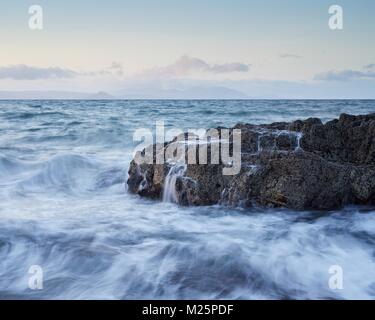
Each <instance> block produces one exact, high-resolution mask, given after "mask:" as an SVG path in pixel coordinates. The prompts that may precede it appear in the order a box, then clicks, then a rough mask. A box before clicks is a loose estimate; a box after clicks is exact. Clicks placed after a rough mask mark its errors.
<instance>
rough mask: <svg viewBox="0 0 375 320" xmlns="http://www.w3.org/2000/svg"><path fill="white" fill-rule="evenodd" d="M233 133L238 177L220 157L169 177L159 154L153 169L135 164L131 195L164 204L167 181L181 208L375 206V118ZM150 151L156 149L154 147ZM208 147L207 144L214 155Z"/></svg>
mask: <svg viewBox="0 0 375 320" xmlns="http://www.w3.org/2000/svg"><path fill="white" fill-rule="evenodd" d="M234 129H240V130H241V168H240V171H239V173H238V174H235V175H224V174H223V168H225V167H227V166H228V164H227V163H224V161H223V160H222V159H220V162H219V163H217V164H212V163H210V157H208V160H209V161H208V164H204V163H201V164H200V163H199V162H198V163H197V164H187V165H186V168H185V170H184V172H182V174H179V175H178V176H173V180H171V178H172V177H171V174H169V175H168V173H169V172H170V170H171V168H172V167H173V166H174V165H175V164H173V163H165V164H156V161H155V159H156V157H157V156H158V153H157V152H155V154H154V155H153V160H152V161H151V162H152V163H151V164H137V163H136V161H135V160H133V161H132V162H131V164H130V169H129V179H128V190H129V192H131V193H135V194H139V195H140V196H142V197H149V198H154V199H162V197H163V192H164V188H165V185H166V181H167V182H168V188H173V190H172V192H173V193H174V196H173V199H175V201H176V202H177V203H179V204H181V205H192V206H199V205H213V204H222V205H227V206H244V207H250V206H254V205H255V206H263V207H286V208H291V209H296V210H306V209H312V210H332V209H336V208H340V207H342V206H345V205H349V204H364V205H375V114H370V115H363V116H351V115H346V114H343V115H341V116H340V118H339V119H337V120H333V121H330V122H327V123H326V124H323V123H322V122H321V121H320V120H319V119H316V118H310V119H307V120H304V121H302V120H297V121H294V122H291V123H286V122H285V123H284V122H281V123H273V124H266V125H251V124H237V125H236V126H235V127H234V128H232V129H230V130H231V132H232V134H233V132H234V131H233V130H234ZM219 130H223V128H219ZM171 143H176V139H174V140H173V141H172V142H170V143H167V144H165V145H164V146H162V147H161V148H160V149H159V151H158V152H159V156H160V155H164V153H165V150H166V148H167V147H168V146H170V145H171ZM220 143H221V144H222V143H224V142H220ZM221 146H222V145H221ZM149 148H153V149H152V150H154V151H155V150H156V148H155V145H154V146H150V147H149ZM184 148H185V149H184V150H183V151H184V152H185V155H187V147H186V146H184ZM211 148H212V143H209V144H208V151H209V152H208V153H209V154H210V150H211ZM230 148H233V141H231V142H230ZM143 152H145V150H144V151H143ZM183 154H184V153H183ZM171 181H173V185H171ZM169 191H170V190H169Z"/></svg>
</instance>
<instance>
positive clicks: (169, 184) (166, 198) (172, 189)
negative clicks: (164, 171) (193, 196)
mask: <svg viewBox="0 0 375 320" xmlns="http://www.w3.org/2000/svg"><path fill="white" fill-rule="evenodd" d="M185 171H186V164H185V163H176V164H174V165H172V167H171V168H170V169H169V172H168V175H167V176H166V177H165V182H164V190H163V202H172V203H177V202H178V199H177V194H176V181H177V179H178V178H179V177H182V176H183V175H184V174H185Z"/></svg>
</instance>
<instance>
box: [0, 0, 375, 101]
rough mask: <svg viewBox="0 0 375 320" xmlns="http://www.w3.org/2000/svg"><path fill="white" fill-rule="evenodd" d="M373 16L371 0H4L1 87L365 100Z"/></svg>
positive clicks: (369, 91)
mask: <svg viewBox="0 0 375 320" xmlns="http://www.w3.org/2000/svg"><path fill="white" fill-rule="evenodd" d="M35 4H37V5H39V6H41V7H42V9H43V29H42V30H31V29H30V28H29V19H30V18H31V17H32V14H30V13H29V7H30V6H31V5H35ZM332 5H339V6H341V7H342V9H343V29H342V30H331V29H330V28H329V24H328V21H329V19H330V17H331V16H332V15H331V14H329V12H328V9H329V7H330V6H332ZM374 16H375V1H373V0H357V1H352V0H315V1H307V0H283V1H281V0H273V1H270V0H199V1H198V0H189V1H185V0H184V1H183V0H148V1H146V0H137V1H135V0H133V1H128V0H106V1H102V0H96V1H88V0H75V1H73V0H64V1H62V0H54V1H51V0H29V1H27V0H2V1H1V3H0V26H1V28H0V41H1V42H0V92H13V91H22V92H25V91H35V92H41V91H53V92H56V91H74V92H87V93H93V94H94V93H97V92H106V93H107V94H108V95H111V96H115V97H124V98H202V97H203V98H215V97H217V98H226V97H228V98H232V97H233V98H236V97H237V98H301V99H303V98H309V99H311V98H312V99H314V98H315V99H324V98H345V99H347V98H364V99H366V98H375V90H374V89H375V41H374V39H375V37H374V36H375V17H374ZM2 96H4V94H3V95H2V94H0V97H2Z"/></svg>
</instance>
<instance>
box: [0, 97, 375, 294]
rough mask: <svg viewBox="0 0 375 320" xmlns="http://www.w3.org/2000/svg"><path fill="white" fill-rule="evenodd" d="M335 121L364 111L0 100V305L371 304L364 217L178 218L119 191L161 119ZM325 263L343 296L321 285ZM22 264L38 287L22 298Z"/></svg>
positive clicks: (372, 224) (232, 211)
mask: <svg viewBox="0 0 375 320" xmlns="http://www.w3.org/2000/svg"><path fill="white" fill-rule="evenodd" d="M36 109H38V112H39V109H40V115H35V113H36V111H35V110H36ZM280 109H282V112H280ZM342 112H346V113H352V114H366V113H370V112H374V102H373V101H366V100H361V101H360V100H352V101H349V100H348V101H334V100H331V101H328V100H327V101H309V100H305V101H303V100H299V101H284V100H275V101H268V100H267V101H260V100H255V101H251V100H242V101H229V100H225V101H220V100H217V101H163V100H157V101H155V100H154V101H153V100H147V101H146V100H145V101H78V100H77V101H61V100H60V101H59V100H54V101H33V102H31V101H0V133H1V134H0V154H1V155H0V199H1V201H0V261H1V263H0V299H202V300H206V299H370V300H374V299H375V281H374V279H375V259H374V257H375V249H374V248H375V246H374V244H375V219H374V214H375V211H374V210H373V209H371V208H369V209H363V208H353V207H350V208H343V209H342V210H338V211H336V212H334V213H330V214H320V213H317V212H295V211H288V210H278V209H265V210H262V209H259V208H257V207H256V206H254V207H252V208H251V209H243V208H228V207H221V206H212V207H177V206H172V205H165V203H159V202H155V201H149V200H145V199H141V198H139V197H136V196H133V195H130V194H128V193H127V192H126V190H125V188H124V184H125V181H126V178H127V173H126V172H127V169H128V164H129V163H130V161H131V160H132V158H133V150H134V145H133V142H132V135H133V133H134V131H135V130H136V129H137V128H143V127H153V126H154V124H155V123H154V120H155V119H158V118H159V117H163V119H165V121H166V122H167V123H168V124H170V125H173V126H175V127H177V128H186V125H189V127H190V126H192V127H194V128H215V127H218V126H226V127H231V126H234V125H235V124H236V123H238V121H243V120H245V121H246V122H249V123H254V124H263V123H271V122H282V121H292V120H297V119H306V118H308V117H319V118H321V119H322V121H323V122H326V121H329V120H332V119H333V118H336V117H337V116H338V115H339V114H340V113H342ZM177 113H178V117H177V116H176V114H177ZM186 129H188V128H186ZM293 141H294V143H297V142H296V139H293ZM262 142H263V140H262ZM301 143H302V142H301ZM302 145H303V144H302ZM294 147H295V144H293V145H292V150H294ZM255 148H256V147H255ZM248 169H249V174H251V172H252V171H253V169H252V167H249V168H248ZM170 178H171V177H170ZM171 180H172V179H171ZM170 185H174V186H175V184H174V183H170ZM171 190H172V191H175V187H174V188H171ZM333 264H334V265H340V266H341V267H342V268H343V270H344V289H343V290H331V289H330V288H329V286H328V281H329V277H331V276H332V274H330V273H329V272H328V270H329V267H330V266H331V265H333ZM31 265H40V266H41V267H42V268H43V272H44V275H45V277H44V280H45V281H44V286H43V287H44V288H43V290H36V291H34V290H30V289H29V288H28V281H29V276H30V274H28V272H27V271H28V270H29V268H30V266H31Z"/></svg>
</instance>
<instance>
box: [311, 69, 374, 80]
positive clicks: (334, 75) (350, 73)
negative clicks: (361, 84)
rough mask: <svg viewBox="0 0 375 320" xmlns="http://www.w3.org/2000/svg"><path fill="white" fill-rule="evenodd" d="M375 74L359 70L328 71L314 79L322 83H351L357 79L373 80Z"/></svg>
mask: <svg viewBox="0 0 375 320" xmlns="http://www.w3.org/2000/svg"><path fill="white" fill-rule="evenodd" d="M373 78H375V72H373V71H359V70H349V69H348V70H342V71H328V72H323V73H319V74H317V75H316V76H315V77H314V80H321V81H349V80H356V79H373Z"/></svg>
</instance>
